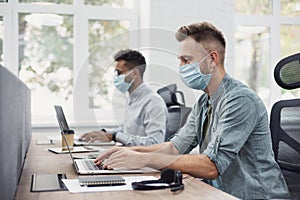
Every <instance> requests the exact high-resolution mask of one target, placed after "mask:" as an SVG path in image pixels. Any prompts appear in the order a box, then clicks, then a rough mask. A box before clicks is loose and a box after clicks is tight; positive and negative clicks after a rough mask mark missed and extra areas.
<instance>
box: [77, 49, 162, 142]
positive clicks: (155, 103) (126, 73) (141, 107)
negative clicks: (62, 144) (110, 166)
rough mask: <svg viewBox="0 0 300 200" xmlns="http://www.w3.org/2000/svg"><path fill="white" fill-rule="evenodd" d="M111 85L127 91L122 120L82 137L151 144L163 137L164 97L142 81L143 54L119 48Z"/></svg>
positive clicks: (160, 140) (115, 57)
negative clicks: (114, 126) (109, 127)
mask: <svg viewBox="0 0 300 200" xmlns="http://www.w3.org/2000/svg"><path fill="white" fill-rule="evenodd" d="M114 59H115V61H116V65H115V76H114V85H115V87H116V88H117V89H118V90H119V91H120V92H122V93H127V92H128V93H129V97H128V99H127V103H126V108H125V116H124V120H123V124H122V126H121V127H119V128H117V129H111V130H104V129H102V130H100V131H93V132H90V133H85V134H83V135H81V137H80V139H81V140H84V141H94V140H101V141H111V140H114V141H118V142H121V143H122V144H124V145H126V146H135V145H144V146H146V145H151V144H158V143H162V142H163V141H164V137H165V131H166V122H167V108H166V105H165V102H164V100H163V99H162V98H161V97H160V96H159V95H158V94H157V93H156V92H154V91H152V90H151V89H150V88H149V87H148V86H146V85H145V84H144V83H143V75H144V72H145V68H146V62H145V58H144V56H143V55H142V54H141V53H139V52H138V51H134V50H129V49H127V50H121V51H119V52H118V53H117V54H116V55H115V56H114Z"/></svg>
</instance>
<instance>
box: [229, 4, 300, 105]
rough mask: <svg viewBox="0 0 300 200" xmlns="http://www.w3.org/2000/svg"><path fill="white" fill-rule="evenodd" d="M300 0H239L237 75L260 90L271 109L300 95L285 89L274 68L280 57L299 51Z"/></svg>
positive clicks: (235, 71)
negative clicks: (275, 77) (284, 100)
mask: <svg viewBox="0 0 300 200" xmlns="http://www.w3.org/2000/svg"><path fill="white" fill-rule="evenodd" d="M299 10H300V4H299V1H298V0H280V1H277V0H271V1H270V0H260V1H244V0H235V13H236V14H235V27H236V29H235V62H234V63H235V66H234V75H235V77H236V78H237V79H240V80H242V81H243V82H244V83H246V84H247V85H248V86H250V88H252V89H253V90H254V91H256V92H257V93H258V95H259V96H260V97H261V98H262V100H263V101H264V103H265V105H266V107H267V108H268V109H269V110H270V109H271V107H272V105H273V103H274V102H275V101H278V100H280V99H285V98H296V97H300V93H299V92H297V91H298V90H295V91H293V90H292V91H287V90H284V89H281V88H280V87H279V86H278V85H277V84H276V82H275V80H274V76H273V71H274V67H275V65H276V64H277V63H278V61H279V60H280V59H282V58H284V57H286V56H289V55H292V54H295V53H299V49H300V45H299V43H298V42H295V41H299V39H300V38H299V37H300V12H299Z"/></svg>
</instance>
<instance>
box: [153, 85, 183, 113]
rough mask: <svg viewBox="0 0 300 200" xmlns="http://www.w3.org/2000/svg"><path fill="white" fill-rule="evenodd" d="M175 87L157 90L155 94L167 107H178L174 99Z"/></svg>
mask: <svg viewBox="0 0 300 200" xmlns="http://www.w3.org/2000/svg"><path fill="white" fill-rule="evenodd" d="M176 90H177V85H176V84H171V85H167V86H165V87H163V88H160V89H159V90H157V93H158V94H159V95H160V96H161V97H162V98H163V100H164V101H165V103H166V105H167V107H169V106H173V105H179V103H178V101H177V97H176Z"/></svg>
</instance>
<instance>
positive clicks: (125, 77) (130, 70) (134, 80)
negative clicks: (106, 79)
mask: <svg viewBox="0 0 300 200" xmlns="http://www.w3.org/2000/svg"><path fill="white" fill-rule="evenodd" d="M133 70H134V68H133V69H132V70H130V71H129V72H128V73H127V74H126V75H125V77H124V81H125V78H126V76H128V75H129V74H130V73H131V72H133ZM134 81H135V79H133V80H132V81H131V82H130V83H129V84H130V85H131V84H132V83H133V82H134Z"/></svg>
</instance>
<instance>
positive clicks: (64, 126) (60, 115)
mask: <svg viewBox="0 0 300 200" xmlns="http://www.w3.org/2000/svg"><path fill="white" fill-rule="evenodd" d="M54 108H55V111H56V117H57V120H58V123H59V127H60V129H61V130H62V131H69V130H70V129H69V126H68V123H67V120H66V117H65V114H64V111H63V109H62V107H61V106H58V105H55V106H54ZM115 144H116V143H115V142H114V141H110V142H103V141H99V140H98V141H95V142H85V141H80V140H78V139H74V146H110V145H115Z"/></svg>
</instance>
